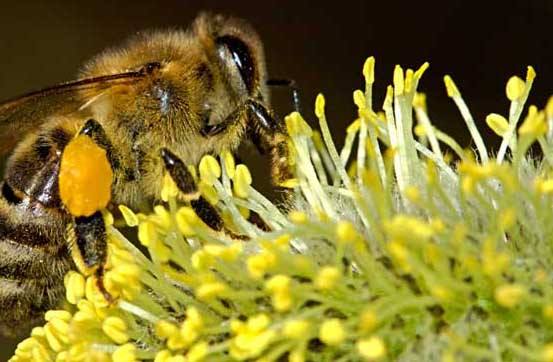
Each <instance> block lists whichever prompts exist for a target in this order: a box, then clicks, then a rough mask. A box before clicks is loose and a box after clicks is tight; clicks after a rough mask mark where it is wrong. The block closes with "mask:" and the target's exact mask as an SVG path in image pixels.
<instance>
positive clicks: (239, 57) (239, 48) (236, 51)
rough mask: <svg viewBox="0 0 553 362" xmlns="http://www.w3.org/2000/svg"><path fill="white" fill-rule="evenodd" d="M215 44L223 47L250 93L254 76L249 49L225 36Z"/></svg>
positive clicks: (238, 40) (237, 40)
mask: <svg viewBox="0 0 553 362" xmlns="http://www.w3.org/2000/svg"><path fill="white" fill-rule="evenodd" d="M216 42H217V44H219V45H222V46H225V47H226V48H227V49H228V54H229V55H230V56H231V58H232V61H233V63H234V64H235V65H236V67H237V68H238V71H239V72H240V76H241V77H242V81H243V82H244V84H245V85H246V89H247V90H248V92H250V93H251V91H252V89H253V81H254V76H255V67H254V62H253V58H252V55H251V52H250V49H249V48H248V46H247V45H246V44H244V42H243V41H242V40H240V39H238V38H237V37H235V36H231V35H225V36H221V37H219V38H217V40H216Z"/></svg>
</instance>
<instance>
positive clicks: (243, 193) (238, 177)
mask: <svg viewBox="0 0 553 362" xmlns="http://www.w3.org/2000/svg"><path fill="white" fill-rule="evenodd" d="M251 184H252V174H251V173H250V170H249V169H248V167H246V165H242V164H240V165H238V166H236V173H235V175H234V183H233V191H234V194H235V195H236V196H237V197H240V198H243V199H245V198H247V197H248V195H249V194H250V185H251Z"/></svg>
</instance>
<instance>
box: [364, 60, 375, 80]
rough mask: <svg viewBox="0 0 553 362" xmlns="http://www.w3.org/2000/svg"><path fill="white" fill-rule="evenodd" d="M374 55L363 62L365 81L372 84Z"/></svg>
mask: <svg viewBox="0 0 553 362" xmlns="http://www.w3.org/2000/svg"><path fill="white" fill-rule="evenodd" d="M374 65H375V60H374V57H368V58H367V60H365V64H363V76H364V77H365V83H367V84H373V83H374Z"/></svg>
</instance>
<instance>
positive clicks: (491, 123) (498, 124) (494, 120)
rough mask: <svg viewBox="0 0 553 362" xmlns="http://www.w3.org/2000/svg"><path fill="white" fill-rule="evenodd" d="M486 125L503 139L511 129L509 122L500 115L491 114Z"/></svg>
mask: <svg viewBox="0 0 553 362" xmlns="http://www.w3.org/2000/svg"><path fill="white" fill-rule="evenodd" d="M486 124H487V125H488V127H490V128H491V129H492V131H494V132H495V134H496V135H498V136H501V137H503V135H505V133H506V132H507V129H508V128H509V122H508V121H507V120H506V119H505V117H503V116H502V115H500V114H497V113H490V114H488V116H487V117H486Z"/></svg>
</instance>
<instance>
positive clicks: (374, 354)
mask: <svg viewBox="0 0 553 362" xmlns="http://www.w3.org/2000/svg"><path fill="white" fill-rule="evenodd" d="M357 351H358V352H359V354H360V355H361V356H363V357H364V358H366V359H368V360H370V361H373V360H376V359H379V358H382V357H384V356H385V355H386V345H385V344H384V341H382V339H381V338H380V337H376V336H375V337H370V338H368V339H361V340H360V341H358V342H357Z"/></svg>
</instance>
